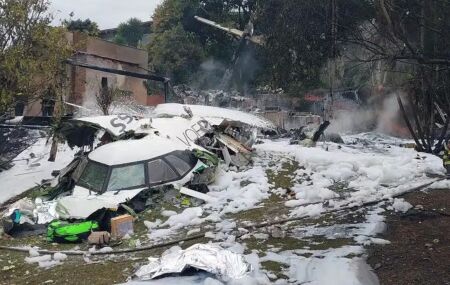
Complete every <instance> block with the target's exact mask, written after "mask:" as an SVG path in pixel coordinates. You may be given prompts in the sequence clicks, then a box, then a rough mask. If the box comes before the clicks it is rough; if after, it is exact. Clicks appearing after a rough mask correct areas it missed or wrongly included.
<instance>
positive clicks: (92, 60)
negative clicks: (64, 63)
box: [74, 38, 148, 108]
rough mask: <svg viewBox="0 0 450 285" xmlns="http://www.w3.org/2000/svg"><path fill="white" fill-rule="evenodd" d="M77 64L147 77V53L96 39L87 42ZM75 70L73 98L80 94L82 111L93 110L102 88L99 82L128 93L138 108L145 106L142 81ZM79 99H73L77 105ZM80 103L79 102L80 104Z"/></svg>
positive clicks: (145, 100) (89, 70) (145, 92)
mask: <svg viewBox="0 0 450 285" xmlns="http://www.w3.org/2000/svg"><path fill="white" fill-rule="evenodd" d="M79 60H82V62H85V63H87V64H90V65H95V66H101V67H107V68H113V69H119V70H125V71H132V72H138V73H146V70H145V69H146V67H147V64H148V54H147V51H145V50H141V49H136V48H131V47H127V46H122V45H117V44H114V43H111V42H108V41H105V40H102V39H98V38H88V39H87V42H86V48H85V51H84V54H82V55H80V56H79ZM75 68H76V69H77V72H76V76H75V78H74V80H75V82H76V83H75V84H76V87H75V90H74V91H75V92H74V93H75V94H82V96H81V97H82V101H83V102H82V104H81V105H83V106H85V107H88V108H89V107H91V108H92V107H95V106H96V103H95V102H96V99H95V96H96V94H97V93H98V92H99V90H100V87H101V82H102V78H107V81H108V86H109V87H116V88H119V89H120V90H122V91H125V92H127V93H130V94H131V95H132V98H133V99H134V100H135V101H136V102H137V103H139V104H142V105H147V97H148V96H147V89H146V88H145V85H144V82H145V80H142V79H138V78H133V77H128V76H123V75H117V74H112V73H106V72H101V71H96V70H91V69H85V68H80V67H75ZM78 97H79V96H76V98H77V101H79V98H78ZM79 103H80V102H78V104H79Z"/></svg>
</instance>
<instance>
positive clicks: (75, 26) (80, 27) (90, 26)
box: [63, 19, 100, 37]
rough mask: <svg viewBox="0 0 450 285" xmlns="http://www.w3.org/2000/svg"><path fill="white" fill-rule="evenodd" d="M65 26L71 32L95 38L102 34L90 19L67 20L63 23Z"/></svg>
mask: <svg viewBox="0 0 450 285" xmlns="http://www.w3.org/2000/svg"><path fill="white" fill-rule="evenodd" d="M63 26H65V27H66V29H67V30H69V31H71V32H75V31H78V32H81V33H85V34H87V35H89V36H93V37H96V36H98V33H99V32H100V30H99V28H98V25H97V23H96V22H93V21H91V20H90V19H86V20H81V19H78V20H65V21H64V22H63Z"/></svg>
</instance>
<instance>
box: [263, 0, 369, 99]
mask: <svg viewBox="0 0 450 285" xmlns="http://www.w3.org/2000/svg"><path fill="white" fill-rule="evenodd" d="M261 2H262V6H261V9H260V10H259V15H258V22H257V23H256V26H257V27H258V28H259V30H260V32H261V33H262V34H264V35H265V37H266V43H267V44H266V47H265V50H264V52H265V56H264V58H265V59H266V67H267V72H270V73H271V74H272V84H273V85H274V86H276V87H282V88H284V89H285V90H288V91H289V90H290V89H294V90H307V89H313V88H318V87H322V86H323V85H324V84H325V83H324V82H322V81H321V80H320V78H321V69H322V68H323V66H324V65H325V64H326V62H327V60H328V59H329V58H334V57H335V56H338V55H339V49H340V48H341V47H342V45H341V44H340V43H343V42H345V39H346V38H347V36H348V34H350V33H351V32H352V30H353V28H354V27H356V26H357V25H358V24H360V23H361V22H362V21H365V20H367V19H368V17H369V14H370V13H369V10H367V6H366V5H364V1H354V0H342V1H337V3H338V7H337V11H338V13H337V15H336V23H337V30H336V33H335V39H336V40H334V39H333V37H332V35H331V8H330V1H325V0H306V1H296V0H285V1H277V0H271V1H261ZM354 15H357V16H354ZM333 42H335V43H336V44H335V50H336V52H334V51H333V47H332V45H333Z"/></svg>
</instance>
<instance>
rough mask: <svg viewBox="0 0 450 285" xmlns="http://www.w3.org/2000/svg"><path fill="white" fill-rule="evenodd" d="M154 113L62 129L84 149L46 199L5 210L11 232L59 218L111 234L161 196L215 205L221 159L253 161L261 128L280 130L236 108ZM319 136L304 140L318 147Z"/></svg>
mask: <svg viewBox="0 0 450 285" xmlns="http://www.w3.org/2000/svg"><path fill="white" fill-rule="evenodd" d="M153 112H154V114H153V116H152V117H138V116H131V115H110V116H98V117H83V118H78V119H72V120H69V121H66V122H65V123H63V124H62V127H61V129H60V130H59V132H60V134H61V135H62V136H63V137H64V138H65V140H66V142H67V143H68V145H69V146H70V147H75V146H76V147H79V148H80V151H79V152H78V153H77V154H76V156H75V158H74V160H73V161H72V162H71V163H70V164H69V165H67V166H66V167H65V168H64V169H62V170H59V171H55V173H54V174H55V175H54V176H56V177H55V179H54V180H53V181H52V183H51V187H49V189H50V190H49V191H47V193H45V194H44V195H42V197H39V198H37V199H36V200H35V201H32V200H31V199H29V198H24V199H22V200H19V201H17V202H16V203H14V204H12V205H10V206H9V208H8V209H7V210H6V211H5V212H4V213H3V214H2V225H3V230H4V232H5V233H8V234H11V235H14V233H15V232H23V231H27V230H30V231H34V230H35V228H39V227H45V225H48V224H49V223H51V222H52V221H55V220H64V221H71V222H73V221H95V222H98V227H99V228H102V229H103V230H104V231H108V232H109V231H110V230H111V225H110V220H111V216H117V215H119V214H124V213H125V214H127V213H128V214H131V215H136V213H138V212H141V211H144V210H146V209H149V208H152V207H153V206H155V205H157V204H158V203H160V202H161V201H165V202H169V203H177V204H180V205H182V206H187V207H189V206H192V205H196V204H197V205H198V204H199V203H203V202H214V201H215V198H214V197H212V196H210V195H208V192H209V190H208V184H210V183H212V182H213V181H214V180H215V178H216V175H217V169H218V167H219V163H221V164H224V165H225V166H226V167H228V166H234V167H245V166H247V165H248V164H250V163H251V156H252V146H253V144H255V143H256V141H257V137H258V133H259V134H262V135H267V134H277V133H278V132H277V130H276V127H275V126H274V125H273V124H272V123H271V122H269V121H267V120H265V119H263V118H260V117H258V116H256V115H252V114H248V113H244V112H241V111H237V110H230V109H223V108H218V107H210V106H197V105H181V104H161V105H159V106H158V107H156V108H155V110H154V111H153ZM327 123H328V122H327ZM325 125H326V126H328V124H325ZM325 125H322V126H321V128H319V131H320V132H323V130H324V128H326V126H325ZM324 126H325V127H324ZM318 137H320V134H317V133H315V134H314V136H313V137H304V138H302V139H303V140H304V141H305V144H304V145H307V146H312V145H313V144H314V142H312V140H316V139H318ZM111 212H112V213H111ZM105 213H108V214H105ZM105 217H106V218H105Z"/></svg>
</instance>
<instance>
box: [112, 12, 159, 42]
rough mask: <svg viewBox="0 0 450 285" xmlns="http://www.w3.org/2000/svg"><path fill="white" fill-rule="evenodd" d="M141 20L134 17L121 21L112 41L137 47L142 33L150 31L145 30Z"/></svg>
mask: <svg viewBox="0 0 450 285" xmlns="http://www.w3.org/2000/svg"><path fill="white" fill-rule="evenodd" d="M143 24H144V23H143V22H142V21H141V20H139V19H136V18H131V19H129V20H128V21H127V22H125V23H122V24H120V25H119V27H118V28H117V34H116V36H115V38H114V42H115V43H118V44H124V45H129V46H132V47H138V44H139V42H140V41H141V39H142V37H143V36H144V34H145V33H146V32H147V33H148V32H150V31H145V27H144V26H143Z"/></svg>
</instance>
